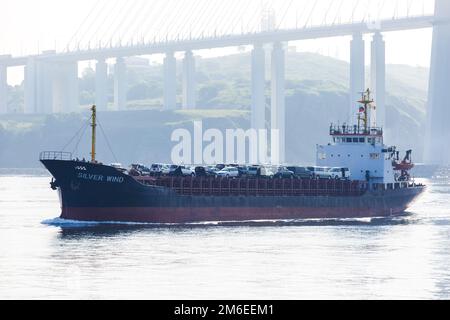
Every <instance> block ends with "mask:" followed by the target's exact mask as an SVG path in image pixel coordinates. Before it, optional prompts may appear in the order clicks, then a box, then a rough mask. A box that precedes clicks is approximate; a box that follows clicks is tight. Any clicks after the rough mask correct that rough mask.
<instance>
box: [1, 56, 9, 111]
mask: <svg viewBox="0 0 450 320" xmlns="http://www.w3.org/2000/svg"><path fill="white" fill-rule="evenodd" d="M7 72H8V68H7V67H6V65H3V64H1V61H0V114H4V113H7V112H8V74H7Z"/></svg>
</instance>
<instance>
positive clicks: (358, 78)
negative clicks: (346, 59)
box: [349, 33, 365, 122]
mask: <svg viewBox="0 0 450 320" xmlns="http://www.w3.org/2000/svg"><path fill="white" fill-rule="evenodd" d="M364 90H365V46H364V40H363V37H362V34H361V33H356V34H354V35H353V39H352V41H351V42H350V95H349V96H350V114H349V120H350V122H351V121H352V120H353V119H355V114H356V113H357V109H358V108H357V103H356V101H358V100H359V99H360V95H359V92H362V91H364Z"/></svg>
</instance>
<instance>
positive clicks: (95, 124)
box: [91, 105, 97, 163]
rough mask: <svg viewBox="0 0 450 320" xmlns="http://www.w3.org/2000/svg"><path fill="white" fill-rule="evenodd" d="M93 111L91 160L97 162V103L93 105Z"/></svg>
mask: <svg viewBox="0 0 450 320" xmlns="http://www.w3.org/2000/svg"><path fill="white" fill-rule="evenodd" d="M91 111H92V123H91V127H92V141H91V144H92V150H91V162H92V163H95V162H97V161H96V160H95V135H96V132H95V131H96V128H97V108H96V106H95V105H93V106H92V108H91Z"/></svg>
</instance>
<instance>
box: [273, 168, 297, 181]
mask: <svg viewBox="0 0 450 320" xmlns="http://www.w3.org/2000/svg"><path fill="white" fill-rule="evenodd" d="M273 178H274V179H285V178H288V179H293V178H295V174H294V172H293V171H291V170H289V169H288V168H286V167H279V168H278V171H277V172H276V173H275V174H274V175H273Z"/></svg>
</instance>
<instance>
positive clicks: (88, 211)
mask: <svg viewBox="0 0 450 320" xmlns="http://www.w3.org/2000/svg"><path fill="white" fill-rule="evenodd" d="M404 210H405V208H404V207H402V208H394V209H390V210H389V212H382V211H379V210H372V209H370V208H367V209H361V208H358V209H355V208H345V207H343V208H325V207H322V208H314V207H311V208H239V207H234V208H215V207H203V208H148V207H130V208H98V207H97V208H67V207H66V208H64V209H63V213H62V215H61V217H62V218H64V219H68V220H79V221H115V222H148V223H189V222H207V221H210V222H212V221H214V222H215V221H222V222H226V221H253V220H291V219H329V218H331V219H333V218H364V217H383V216H391V215H395V214H399V213H402V212H403V211H404Z"/></svg>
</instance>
